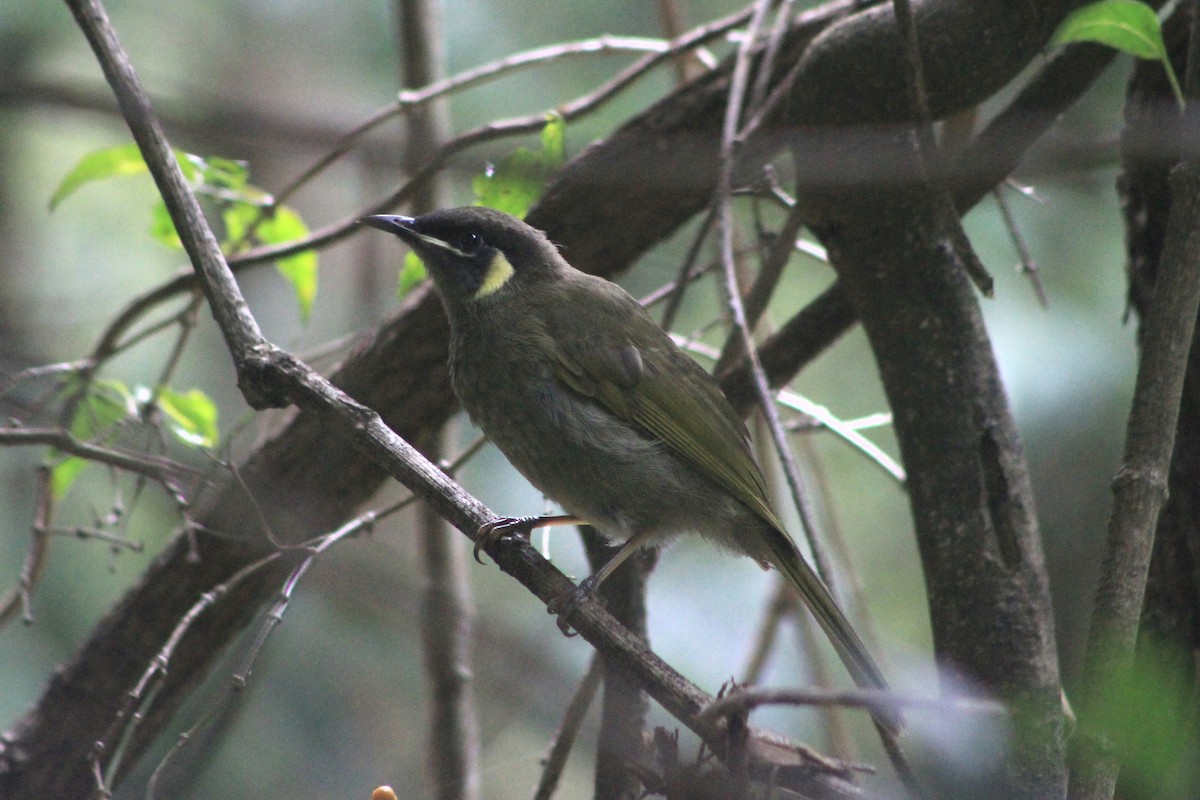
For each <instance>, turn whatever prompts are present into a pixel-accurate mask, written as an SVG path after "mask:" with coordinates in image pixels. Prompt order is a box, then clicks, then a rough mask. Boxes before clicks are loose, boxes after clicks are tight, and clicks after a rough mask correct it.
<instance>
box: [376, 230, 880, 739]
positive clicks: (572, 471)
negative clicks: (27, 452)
mask: <svg viewBox="0 0 1200 800" xmlns="http://www.w3.org/2000/svg"><path fill="white" fill-rule="evenodd" d="M362 222H363V224H365V225H369V226H371V227H373V228H378V229H380V230H383V231H386V232H388V233H392V234H394V235H396V236H398V237H399V238H400V239H402V240H403V241H404V242H405V243H407V244H408V245H409V246H410V247H411V248H412V249H413V250H414V251H416V253H417V255H419V256H420V257H421V259H422V260H423V261H424V262H425V265H426V267H427V269H428V271H429V274H430V275H431V276H432V277H433V281H434V284H435V286H436V288H437V290H438V292H439V294H440V295H441V298H442V301H443V303H444V305H445V308H446V313H447V315H448V317H449V320H450V331H451V337H450V380H451V384H452V386H453V387H454V391H455V393H456V394H457V396H458V399H459V401H460V402H461V403H462V405H463V408H465V409H466V411H467V414H468V415H470V417H471V420H472V421H474V422H475V424H476V425H478V426H479V428H480V429H482V430H483V432H484V433H485V434H487V436H488V438H490V439H491V441H492V442H493V443H495V445H496V447H498V448H499V449H500V451H501V452H502V453H504V455H505V456H506V457H507V458H508V460H509V461H511V462H512V464H513V466H515V467H516V468H517V469H518V470H519V471H520V472H521V474H522V475H524V476H525V477H526V478H527V479H528V480H529V482H530V483H532V484H533V485H534V486H535V487H537V488H538V489H540V490H541V491H542V492H544V493H545V494H546V495H547V496H548V497H550V498H551V499H552V500H554V501H555V502H556V503H558V504H559V505H561V506H562V507H563V509H564V510H565V511H567V512H568V514H569V515H571V517H573V518H575V519H576V520H578V521H584V522H587V523H588V524H590V525H592V526H593V527H595V528H596V530H598V531H599V532H600V533H601V534H603V535H604V536H605V537H607V538H608V539H610V540H612V541H614V542H621V543H624V546H623V548H622V549H621V550H620V551H619V552H618V553H617V555H616V556H615V557H614V558H613V559H612V560H611V561H610V562H609V564H608V565H607V566H606V567H605V568H604V569H602V570H601V571H599V572H598V573H597V574H596V575H593V576H592V577H590V578H588V579H587V580H585V581H584V582H583V584H581V586H580V591H581V592H587V591H590V590H591V589H592V588H594V587H595V586H596V585H597V584H598V583H599V582H600V581H601V580H603V579H604V577H605V576H606V575H607V574H608V573H609V572H610V571H611V569H612V568H614V567H615V566H616V565H617V564H618V563H620V562H621V561H623V560H624V558H625V557H627V556H628V555H629V554H630V553H632V552H634V551H635V550H636V549H637V548H638V547H643V546H654V545H659V544H662V543H664V542H666V541H668V540H670V539H671V538H673V537H675V536H677V535H679V534H684V533H689V532H691V533H698V534H700V535H701V536H703V537H705V538H706V539H708V540H710V541H712V542H714V543H715V544H717V545H718V546H720V547H722V548H724V549H726V550H732V551H734V552H737V553H742V554H745V555H748V556H750V557H751V558H753V559H754V560H756V561H758V562H759V563H760V564H762V565H764V566H766V565H773V566H774V567H775V568H776V569H778V570H779V572H780V573H781V574H782V575H783V576H784V577H785V578H786V579H787V581H788V582H789V583H790V584H791V585H792V586H793V587H794V588H795V590H796V591H797V592H799V594H800V596H801V598H803V600H804V602H805V603H806V604H807V605H808V607H809V608H810V609H811V610H812V612H813V614H814V616H815V617H816V619H817V621H818V622H819V623H820V625H821V628H822V629H823V630H824V631H825V633H826V635H828V637H829V639H830V641H832V643H833V645H834V647H835V649H836V650H837V652H838V654H839V655H840V656H841V659H842V661H843V662H844V663H845V665H846V669H847V670H848V671H849V672H850V674H851V676H852V677H853V678H854V680H855V682H856V683H857V684H858V685H859V686H861V687H864V688H871V689H886V688H887V684H886V682H885V681H884V678H883V675H882V673H881V672H880V670H879V667H878V666H877V665H876V664H875V661H874V659H873V658H872V657H871V654H870V653H869V652H868V651H867V648H866V646H865V645H864V644H863V642H862V640H861V639H860V638H859V636H858V634H856V633H855V631H854V629H853V627H852V626H851V625H850V622H849V621H848V620H847V619H846V617H845V615H844V614H843V613H842V612H841V610H840V609H839V608H838V606H837V604H836V602H835V601H834V599H833V597H832V596H831V595H830V593H829V590H828V589H827V588H826V587H825V585H824V584H823V583H822V582H821V580H820V578H818V577H817V575H816V573H814V572H813V570H812V568H810V567H809V565H808V564H807V563H806V562H805V560H804V558H803V556H802V555H801V554H800V552H799V550H797V549H796V545H795V544H794V543H793V541H792V539H791V538H790V537H789V536H788V534H787V532H786V531H785V529H784V526H783V523H781V522H780V521H779V518H778V517H777V516H776V514H775V512H774V511H772V509H771V505H770V503H769V501H768V500H767V490H766V484H765V482H764V480H763V476H762V473H761V471H760V470H759V467H758V464H757V463H756V462H755V460H754V455H753V453H752V452H751V449H750V445H749V442H748V439H747V434H746V428H745V426H744V424H743V423H742V420H741V419H740V418H739V417H738V415H737V414H736V413H735V412H734V410H733V408H732V407H731V406H730V405H729V402H728V401H727V400H726V399H725V396H724V395H723V394H722V393H721V390H720V387H719V386H718V385H717V382H716V381H715V380H714V379H713V377H712V376H711V375H709V374H708V373H707V372H705V371H704V370H703V369H702V368H701V367H700V365H699V364H697V363H696V362H695V361H693V360H692V359H691V358H689V357H688V356H687V355H686V354H684V353H683V352H682V351H681V350H680V349H679V348H678V347H677V346H676V345H675V343H674V342H672V341H671V338H670V337H669V336H668V335H667V334H666V333H665V332H664V331H663V330H662V328H660V327H659V326H658V324H657V323H655V321H654V320H653V318H651V317H650V315H649V314H648V313H647V312H646V311H645V310H644V309H643V308H642V307H641V305H639V304H638V302H637V301H636V300H634V299H633V297H631V296H630V295H629V294H628V293H627V292H626V291H625V290H624V289H622V288H620V287H619V286H617V285H616V284H614V283H611V282H610V281H607V280H604V279H603V278H599V277H596V276H594V275H589V274H587V273H584V272H581V271H579V270H577V269H575V268H574V267H572V266H571V265H570V264H568V263H567V262H566V260H565V259H564V258H563V257H562V255H561V254H560V253H559V251H558V249H557V248H555V246H554V245H553V244H552V243H551V242H550V240H549V239H548V238H547V237H546V236H545V234H543V233H542V232H541V231H539V230H537V229H536V228H533V227H531V226H530V225H527V224H526V223H524V222H522V221H521V220H518V219H516V218H515V217H512V216H509V215H507V214H504V213H501V212H499V211H495V210H493V209H489V208H480V207H466V208H451V209H444V210H440V211H434V212H432V213H429V214H425V215H423V216H419V217H416V218H413V217H401V216H387V215H380V216H372V217H367V218H365V219H364V220H362ZM558 519H559V520H561V519H562V518H558ZM538 522H539V520H537V519H525V520H509V519H504V520H501V521H499V524H498V525H493V526H490V527H489V528H488V530H489V531H493V532H494V531H495V530H508V529H511V528H513V527H517V528H520V527H525V529H526V532H528V528H529V527H534V526H536V524H537V523H538ZM876 719H877V720H878V721H880V722H881V724H885V725H887V726H888V727H891V728H893V729H895V728H896V727H898V725H899V723H898V721H897V720H898V717H895V715H890V714H885V713H878V714H877V715H876Z"/></svg>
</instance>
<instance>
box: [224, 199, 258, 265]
mask: <svg viewBox="0 0 1200 800" xmlns="http://www.w3.org/2000/svg"><path fill="white" fill-rule="evenodd" d="M262 215H263V210H262V208H260V207H259V206H256V205H253V204H251V203H246V202H242V201H236V202H232V203H227V204H226V205H225V207H224V208H223V209H221V221H222V222H223V223H224V224H225V241H223V242H221V250H222V251H223V252H224V253H225V254H226V255H228V254H229V253H231V252H232V251H233V248H234V246H235V245H238V244H245V245H249V244H250V243H249V242H245V241H244V240H245V238H246V231H247V230H249V229H250V226H251V225H253V224H254V221H255V220H257V219H258V218H259V217H261V216H262Z"/></svg>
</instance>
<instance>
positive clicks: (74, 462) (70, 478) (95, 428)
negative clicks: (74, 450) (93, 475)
mask: <svg viewBox="0 0 1200 800" xmlns="http://www.w3.org/2000/svg"><path fill="white" fill-rule="evenodd" d="M67 391H71V385H70V384H69V383H68V386H67ZM136 413H137V409H136V407H135V404H134V402H133V395H132V394H130V392H129V389H128V388H127V387H126V386H125V384H123V383H121V382H120V381H116V380H97V381H93V382H92V383H91V384H89V385H88V393H87V395H86V396H85V397H84V398H83V399H82V400H80V402H79V405H78V406H77V407H76V409H75V416H74V417H73V418H72V419H71V425H70V431H71V435H72V436H74V437H75V438H76V439H78V440H79V441H82V442H87V441H93V440H101V441H103V440H105V439H107V438H109V437H110V434H111V431H112V429H113V427H114V426H115V425H116V424H117V423H118V422H120V421H122V420H124V419H125V418H127V417H130V416H133V415H135V414H136ZM49 458H50V460H51V461H57V463H56V464H54V466H53V467H52V468H51V470H50V491H51V492H52V493H53V495H54V497H55V498H56V499H59V500H61V499H62V498H63V497H65V496H66V494H67V491H68V490H69V489H70V488H71V484H73V483H74V482H75V479H76V478H77V477H79V473H80V472H82V471H83V468H84V467H86V466H87V465H88V464H89V463H90V462H89V461H87V460H86V459H83V458H80V457H79V456H66V457H65V458H64V457H62V454H61V453H60V452H59V451H58V450H53V449H52V450H51V451H50V455H49Z"/></svg>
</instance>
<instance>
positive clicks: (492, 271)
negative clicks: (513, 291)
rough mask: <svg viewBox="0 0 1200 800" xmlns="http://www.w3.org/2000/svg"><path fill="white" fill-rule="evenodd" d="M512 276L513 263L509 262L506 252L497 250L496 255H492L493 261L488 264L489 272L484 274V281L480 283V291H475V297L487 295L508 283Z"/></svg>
mask: <svg viewBox="0 0 1200 800" xmlns="http://www.w3.org/2000/svg"><path fill="white" fill-rule="evenodd" d="M512 276H513V265H512V264H510V263H508V259H507V258H505V257H504V253H501V252H499V251H497V252H496V255H494V256H492V263H490V264H488V269H487V274H486V275H484V276H483V283H481V284H480V285H479V291H477V292H475V299H476V300H479V299H480V298H483V297H487V296H488V295H489V294H491V293H492V292H494V291H496V290H497V289H499V288H500V287H501V286H503V285H504V284H506V283H508V279H509V278H511V277H512Z"/></svg>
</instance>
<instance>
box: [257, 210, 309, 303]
mask: <svg viewBox="0 0 1200 800" xmlns="http://www.w3.org/2000/svg"><path fill="white" fill-rule="evenodd" d="M255 236H256V238H257V239H258V240H259V241H260V242H262V243H263V244H268V245H280V244H287V243H288V242H295V241H297V240H299V239H303V238H305V237H306V236H308V226H307V225H305V224H304V220H303V219H301V218H300V215H299V214H297V213H296V211H295V210H294V209H291V208H289V207H288V206H279V207H278V208H276V209H275V212H274V213H273V214H271V215H270V216H268V217H267V218H265V219H264V220H263V221H262V222H260V223H259V225H258V228H257V229H256V231H255ZM275 268H276V269H278V270H279V274H280V275H282V276H283V277H285V278H287V280H288V282H289V283H291V284H292V288H293V289H295V291H296V299H297V301H299V303H300V317H301V318H302V319H304V320H306V321H307V320H308V316H309V314H310V313H312V307H313V302H314V301H315V300H316V299H317V253H316V251H314V250H305V251H304V252H302V253H296V254H295V255H293V256H288V257H286V258H281V259H279V261H277V262H276V264H275Z"/></svg>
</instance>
